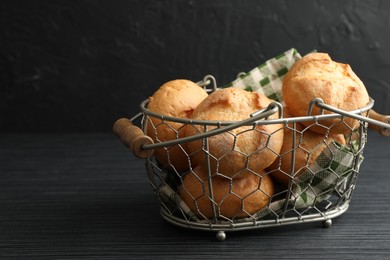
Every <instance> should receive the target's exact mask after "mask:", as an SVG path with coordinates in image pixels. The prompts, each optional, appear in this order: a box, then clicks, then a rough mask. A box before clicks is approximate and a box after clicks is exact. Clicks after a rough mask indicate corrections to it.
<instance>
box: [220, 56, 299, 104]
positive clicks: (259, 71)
mask: <svg viewBox="0 0 390 260" xmlns="http://www.w3.org/2000/svg"><path fill="white" fill-rule="evenodd" d="M300 58H301V55H300V54H299V53H298V51H297V50H296V49H290V50H288V51H285V52H283V53H282V54H280V55H278V56H276V57H274V58H272V59H269V60H268V61H266V62H265V63H263V64H261V65H260V66H258V67H256V68H254V69H252V70H251V71H249V72H248V73H244V74H242V75H241V76H240V77H238V78H237V79H235V80H234V81H233V82H231V83H230V84H227V85H226V86H224V87H236V88H241V89H245V90H248V91H254V92H259V93H261V94H264V95H265V96H267V97H268V98H270V99H273V100H275V101H278V102H280V103H282V104H283V96H282V85H283V78H284V76H285V75H286V73H287V72H288V70H289V69H290V68H291V67H292V65H293V64H294V63H295V62H296V61H297V60H299V59H300Z"/></svg>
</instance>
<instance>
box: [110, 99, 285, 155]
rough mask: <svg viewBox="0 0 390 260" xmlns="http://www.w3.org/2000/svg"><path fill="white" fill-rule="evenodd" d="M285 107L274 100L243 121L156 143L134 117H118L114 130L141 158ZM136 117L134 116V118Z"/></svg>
mask: <svg viewBox="0 0 390 260" xmlns="http://www.w3.org/2000/svg"><path fill="white" fill-rule="evenodd" d="M281 109H283V108H282V106H281V105H280V104H279V103H278V102H272V103H270V104H269V105H268V107H267V108H265V109H264V110H260V111H257V112H255V113H253V114H251V117H249V118H247V119H244V120H242V121H238V122H234V123H231V124H229V125H227V126H223V127H218V128H215V129H213V130H210V131H207V132H204V133H201V134H197V135H193V136H187V137H182V138H178V139H174V140H169V141H165V142H160V143H154V141H153V139H152V138H150V137H149V136H147V135H145V134H144V132H143V131H142V130H141V129H140V128H139V127H137V126H135V125H134V124H133V123H132V119H127V118H120V119H118V120H117V121H116V122H115V123H114V126H113V131H114V133H115V135H116V136H117V137H119V139H121V141H122V142H123V144H124V145H126V146H127V147H129V148H130V149H131V150H132V152H133V153H134V155H135V156H137V157H140V158H147V157H149V156H151V155H152V154H153V150H154V149H157V148H161V147H169V146H174V145H177V144H181V143H187V142H192V141H196V140H199V139H203V138H207V137H210V136H213V135H218V134H221V133H223V132H226V131H230V130H232V129H235V128H238V127H241V126H244V125H250V124H254V123H255V122H256V121H258V120H261V119H264V118H267V117H270V116H272V115H273V114H275V113H276V112H278V111H279V115H281V114H282V113H283V112H281V111H280V110H281ZM134 118H136V117H133V119H134Z"/></svg>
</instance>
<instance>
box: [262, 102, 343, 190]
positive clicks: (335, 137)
mask: <svg viewBox="0 0 390 260" xmlns="http://www.w3.org/2000/svg"><path fill="white" fill-rule="evenodd" d="M283 114H284V116H283V117H284V118H288V117H290V116H289V113H288V112H287V110H286V109H285V110H284V113H283ZM293 129H294V126H293V124H288V127H286V128H285V129H284V141H283V147H282V150H281V151H280V156H279V158H278V159H276V160H275V161H274V162H273V164H272V165H271V166H270V167H268V168H267V171H268V172H269V173H270V175H271V176H272V177H273V178H274V179H275V181H277V182H278V183H281V184H283V185H288V184H289V182H290V181H291V180H292V178H293V177H294V178H295V177H297V176H299V174H301V173H302V172H304V171H305V169H306V167H310V166H311V165H312V164H313V162H314V161H315V160H316V159H317V157H318V156H319V155H320V154H321V153H322V151H324V149H327V147H328V145H329V144H330V143H331V142H332V141H335V142H338V143H339V144H346V141H345V138H344V135H342V134H329V135H328V136H326V135H324V134H319V133H316V132H313V131H311V130H310V129H311V128H305V127H304V126H303V125H301V124H300V123H296V126H295V129H296V130H295V131H294V130H293ZM294 132H295V144H294V146H293V135H294ZM293 151H294V153H295V155H294V157H295V160H294V172H292V168H291V166H292V164H291V163H292V156H293Z"/></svg>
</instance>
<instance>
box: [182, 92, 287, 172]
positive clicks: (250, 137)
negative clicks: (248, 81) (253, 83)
mask: <svg viewBox="0 0 390 260" xmlns="http://www.w3.org/2000/svg"><path fill="white" fill-rule="evenodd" d="M271 102H272V101H271V100H270V99H268V98H267V97H266V96H264V95H262V94H259V93H255V92H248V91H245V90H243V89H239V88H234V87H230V88H225V89H220V90H217V91H214V92H213V93H212V94H210V95H209V96H208V97H207V98H206V99H205V100H203V101H202V102H201V103H200V104H199V105H198V107H197V108H196V109H195V110H194V112H193V114H192V116H191V119H194V120H212V121H241V120H244V119H247V118H249V117H250V115H251V114H252V113H253V112H256V111H259V110H261V109H264V108H266V107H267V106H268V105H269V104H270V103H271ZM275 118H277V114H274V115H272V116H270V117H269V119H275ZM213 128H216V127H215V126H213V127H212V126H209V127H208V129H207V130H208V131H209V130H211V129H213ZM282 128H283V125H281V124H270V125H257V126H253V125H251V126H242V127H239V128H236V129H233V130H231V131H229V132H223V133H221V134H218V135H214V136H211V137H209V138H208V148H209V152H208V153H207V152H206V151H205V146H204V144H205V142H204V141H205V140H203V142H202V140H198V141H193V142H189V143H187V148H188V151H189V153H190V155H191V162H192V164H193V165H195V166H196V165H201V166H202V167H203V166H205V163H206V162H207V159H206V158H207V157H208V158H209V160H210V168H211V171H212V172H213V173H216V172H218V173H220V174H223V175H226V176H229V177H233V176H235V175H236V174H238V175H239V174H240V171H242V170H243V169H246V168H248V169H250V170H253V171H254V172H258V171H261V170H263V169H265V168H266V167H268V166H269V165H271V163H272V162H273V161H274V160H275V159H276V158H277V154H278V153H279V152H280V149H281V148H282V145H283V129H282ZM203 132H204V126H202V125H187V127H186V136H193V135H198V134H199V133H203ZM206 156H207V157H206Z"/></svg>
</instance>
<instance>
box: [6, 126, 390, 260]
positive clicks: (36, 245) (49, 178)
mask: <svg viewBox="0 0 390 260" xmlns="http://www.w3.org/2000/svg"><path fill="white" fill-rule="evenodd" d="M364 155H365V160H364V162H363V164H362V166H361V170H360V175H359V178H358V181H357V187H356V189H355V191H354V194H353V198H352V201H351V204H350V207H349V209H348V211H347V212H346V213H344V214H343V215H341V216H339V217H337V218H336V219H334V221H333V225H332V226H331V227H330V228H322V225H321V224H320V223H305V224H297V225H289V226H281V227H273V228H263V229H255V230H248V231H239V232H230V233H227V239H226V240H225V241H223V242H218V241H216V239H215V233H213V232H207V231H196V230H188V229H184V228H180V227H176V226H173V225H172V224H169V223H168V222H166V221H165V220H164V219H163V218H162V217H161V215H160V210H159V204H158V201H157V199H156V198H155V197H154V195H153V192H152V190H151V187H150V185H149V183H148V180H147V177H146V170H145V168H144V162H143V160H141V159H138V158H136V157H134V156H133V155H132V154H131V152H130V151H129V150H128V149H127V148H126V147H124V146H123V145H122V144H121V143H120V142H119V141H118V140H117V139H116V138H115V137H114V136H113V135H111V134H1V135H0V257H1V258H2V259H12V258H23V259H26V258H34V257H35V258H39V259H44V258H47V259H53V258H54V259H58V258H61V259H69V258H77V259H80V258H88V259H97V258H101V259H112V258H117V259H156V258H159V259H161V258H162V259H173V258H178V259H195V258H205V259H213V258H221V259H228V258H238V259H248V258H249V259H253V258H255V259H259V258H265V259H283V258H289V259H291V258H293V259H294V258H296V259H298V258H299V259H305V258H307V259H314V258H319V259H336V258H337V259H386V258H389V257H390V217H389V215H390V194H389V193H388V189H389V187H390V176H389V167H390V163H389V158H390V138H386V137H382V136H380V135H379V134H377V133H376V132H369V136H368V143H367V146H366V149H365V151H364Z"/></svg>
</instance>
